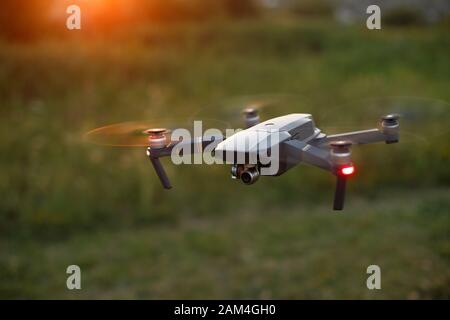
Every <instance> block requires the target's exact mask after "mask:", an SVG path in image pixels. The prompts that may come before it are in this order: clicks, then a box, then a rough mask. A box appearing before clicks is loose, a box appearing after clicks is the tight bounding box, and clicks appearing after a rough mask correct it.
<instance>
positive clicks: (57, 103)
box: [0, 20, 450, 299]
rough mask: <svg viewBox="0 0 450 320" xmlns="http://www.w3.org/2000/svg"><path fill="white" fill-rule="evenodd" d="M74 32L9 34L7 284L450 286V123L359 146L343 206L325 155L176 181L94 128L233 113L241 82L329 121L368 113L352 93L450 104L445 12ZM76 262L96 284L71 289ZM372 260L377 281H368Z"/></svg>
mask: <svg viewBox="0 0 450 320" xmlns="http://www.w3.org/2000/svg"><path fill="white" fill-rule="evenodd" d="M69 38H70V39H64V40H63V41H61V40H50V39H49V40H46V41H41V42H36V43H28V44H24V43H22V44H18V43H2V44H0V98H1V99H0V101H1V107H0V146H1V147H0V148H1V152H0V195H1V204H0V231H1V235H0V252H1V253H0V297H1V298H69V299H77V298H199V299H201V298H367V299H378V298H411V299H415V298H449V297H450V269H449V258H450V238H449V235H450V229H449V228H450V218H449V214H450V199H449V196H448V195H449V191H450V190H449V189H450V188H449V186H450V169H449V167H448V163H449V158H450V148H449V147H450V146H449V139H448V133H446V134H444V135H442V136H440V139H439V140H436V141H433V142H432V143H426V144H425V143H421V144H416V145H415V144H404V145H402V144H401V143H400V144H398V145H393V146H389V148H387V147H385V146H384V145H379V146H378V145H377V146H367V147H364V150H362V149H358V150H355V152H354V157H355V160H356V161H357V163H359V166H360V167H359V171H358V174H357V176H356V177H355V179H353V180H354V181H352V182H351V185H350V188H349V196H348V200H349V201H348V202H347V209H346V210H345V211H344V212H343V213H335V212H332V211H331V210H330V206H331V199H332V193H333V179H332V177H330V176H328V175H327V174H326V173H323V172H321V171H320V170H317V169H314V168H306V167H299V168H298V169H294V170H292V171H290V172H289V173H287V174H286V175H283V176H282V177H280V178H278V179H272V178H266V179H262V180H261V181H259V182H258V183H257V184H255V185H254V186H253V187H250V188H249V187H247V186H243V185H242V184H240V183H237V182H236V181H232V180H231V179H230V178H229V168H227V167H223V166H217V167H209V166H204V167H200V166H185V167H176V166H171V165H169V163H167V169H168V173H169V175H170V176H171V178H172V180H173V181H172V182H173V184H174V185H175V188H174V189H173V190H172V191H171V192H165V191H163V190H161V188H160V185H159V182H158V181H157V180H156V179H155V176H154V173H153V172H152V170H151V168H150V166H149V163H148V161H147V160H146V159H145V153H144V151H143V150H141V149H132V150H131V149H130V150H129V149H115V148H107V147H99V146H94V145H90V144H87V143H85V141H83V139H82V136H83V133H84V132H86V131H87V130H89V129H91V128H94V127H97V126H101V125H104V124H108V123H114V122H121V121H126V120H141V119H150V120H151V119H153V118H160V117H187V116H191V115H193V114H196V115H198V116H199V117H201V116H204V117H209V118H220V115H221V114H222V112H223V110H221V107H220V106H221V104H220V103H219V102H220V101H222V100H223V99H225V98H228V97H232V96H239V95H252V94H262V93H295V94H297V95H298V96H299V97H301V99H300V100H299V101H297V102H296V104H295V105H294V106H289V105H287V106H282V107H280V108H279V112H280V113H283V112H288V111H291V112H302V111H304V110H307V111H313V112H314V114H317V115H319V114H324V113H327V114H328V115H330V116H329V117H328V119H329V121H330V123H332V122H333V121H334V120H335V119H336V121H338V120H342V118H344V117H345V118H347V117H349V118H353V117H354V118H355V119H356V118H357V117H358V116H361V115H363V114H364V113H365V112H366V111H367V110H365V109H364V107H363V106H361V107H360V108H359V107H358V106H357V105H356V107H355V104H352V105H353V107H352V109H348V108H342V107H339V106H341V105H345V104H346V103H348V102H349V101H355V100H358V99H364V98H367V97H374V96H375V97H376V96H391V95H395V96H399V95H400V96H422V97H428V98H433V99H440V100H443V101H450V91H449V90H448V89H449V87H450V77H449V74H450V61H449V59H448V57H449V56H450V39H449V38H448V27H447V26H434V27H412V28H391V29H389V30H386V29H383V31H382V32H370V31H368V30H365V29H358V28H356V27H342V26H340V27H339V28H338V27H337V26H336V25H334V24H331V23H328V22H321V21H307V22H298V21H291V20H283V21H277V20H272V21H270V22H269V21H260V20H256V21H241V22H235V23H208V24H199V25H195V24H193V25H190V24H189V25H186V24H185V25H179V26H176V25H172V26H149V27H148V28H146V29H139V30H135V32H133V33H132V36H130V33H126V34H125V32H124V34H118V35H116V36H115V37H114V38H108V39H83V38H82V37H81V36H79V35H74V36H72V35H71V36H70V37H69ZM303 107H304V109H302V108H303ZM449 116H450V110H447V112H446V113H445V114H441V115H440V118H438V119H437V121H436V122H435V123H434V124H431V125H430V127H431V126H437V127H446V126H448V123H449V122H448V119H449ZM330 118H331V119H330ZM375 121H376V119H374V123H375ZM420 129H421V130H424V131H427V130H425V129H427V128H420ZM430 129H431V128H430ZM437 141H439V143H437ZM388 149H389V152H387V150H388ZM363 151H364V152H363ZM212 182H213V183H212ZM70 264H78V265H79V266H80V267H81V269H82V287H83V289H82V290H81V291H78V292H74V291H68V290H67V289H66V287H65V281H66V277H67V275H66V273H65V269H66V267H67V266H68V265H70ZM370 264H378V265H380V267H381V268H382V290H380V291H369V290H367V288H366V284H365V283H366V277H367V274H366V268H367V266H368V265H370Z"/></svg>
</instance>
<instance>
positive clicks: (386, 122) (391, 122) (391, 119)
mask: <svg viewBox="0 0 450 320" xmlns="http://www.w3.org/2000/svg"><path fill="white" fill-rule="evenodd" d="M398 119H399V115H397V114H388V115H386V116H384V117H382V118H381V131H382V132H383V134H385V135H386V136H388V137H389V138H388V139H386V143H387V144H389V143H396V142H398V140H399V128H400V124H399V122H398Z"/></svg>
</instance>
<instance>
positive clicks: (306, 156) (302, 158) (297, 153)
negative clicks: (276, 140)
mask: <svg viewBox="0 0 450 320" xmlns="http://www.w3.org/2000/svg"><path fill="white" fill-rule="evenodd" d="M283 144H284V147H285V150H286V153H287V159H288V162H289V163H290V164H292V163H295V164H297V163H300V162H304V163H307V164H309V165H312V166H316V167H319V168H321V169H323V170H326V171H332V165H331V162H330V152H329V151H328V150H325V149H322V148H319V147H316V146H312V145H310V144H307V143H305V142H302V141H299V140H289V141H286V142H283Z"/></svg>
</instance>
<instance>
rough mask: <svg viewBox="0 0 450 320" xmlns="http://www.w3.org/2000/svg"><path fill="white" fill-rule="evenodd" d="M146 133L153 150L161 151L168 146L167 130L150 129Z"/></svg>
mask: <svg viewBox="0 0 450 320" xmlns="http://www.w3.org/2000/svg"><path fill="white" fill-rule="evenodd" d="M144 133H145V134H148V145H149V147H150V148H151V149H161V148H164V147H166V146H167V137H166V133H167V129H164V128H156V129H148V130H145V131H144Z"/></svg>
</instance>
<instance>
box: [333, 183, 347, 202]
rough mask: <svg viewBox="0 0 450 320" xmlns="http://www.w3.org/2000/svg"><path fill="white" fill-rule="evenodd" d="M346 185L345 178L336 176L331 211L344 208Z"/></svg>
mask: <svg viewBox="0 0 450 320" xmlns="http://www.w3.org/2000/svg"><path fill="white" fill-rule="evenodd" d="M346 185H347V178H346V177H343V176H341V175H338V176H337V180H336V191H335V193H334V204H333V210H342V209H343V208H344V200H345V187H346Z"/></svg>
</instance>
